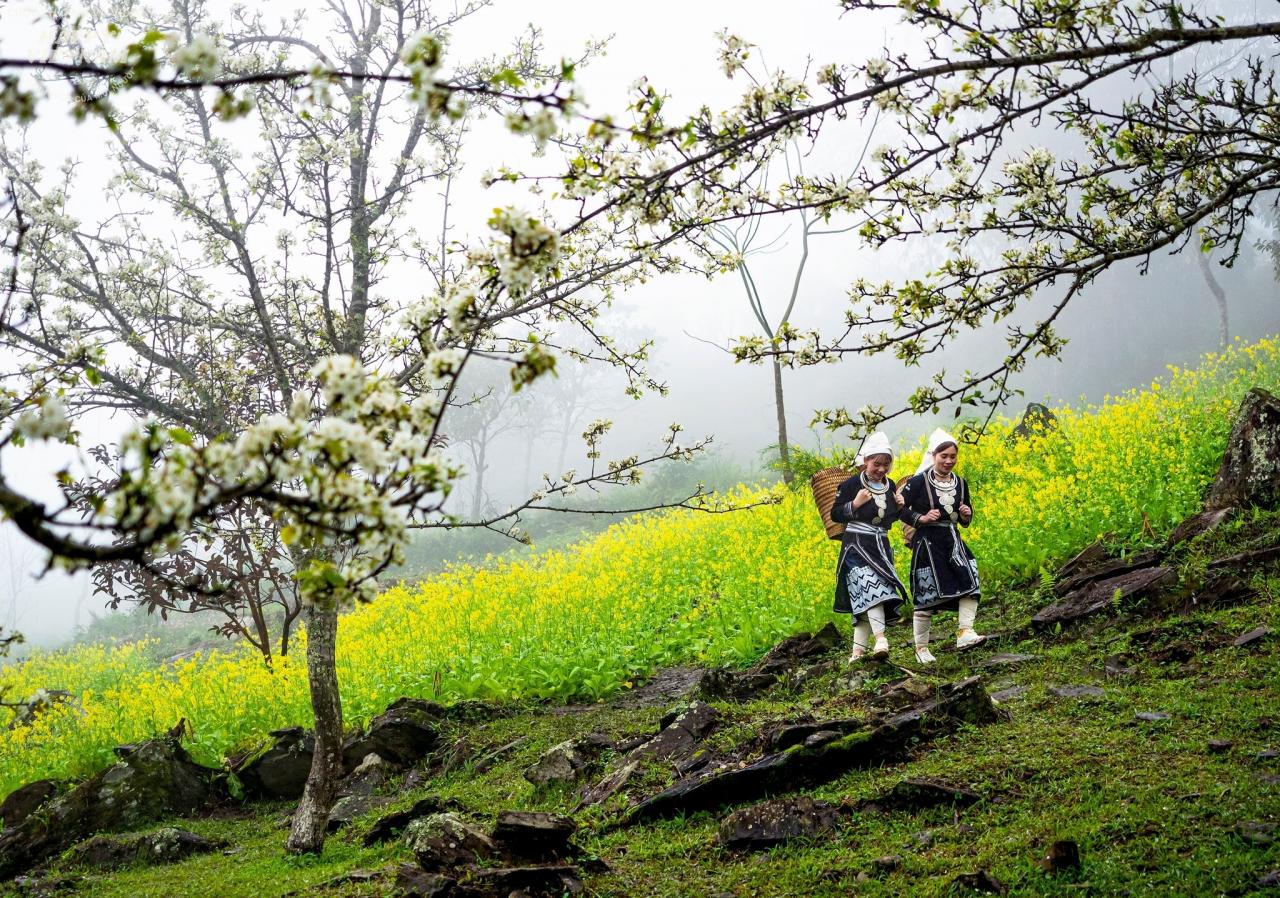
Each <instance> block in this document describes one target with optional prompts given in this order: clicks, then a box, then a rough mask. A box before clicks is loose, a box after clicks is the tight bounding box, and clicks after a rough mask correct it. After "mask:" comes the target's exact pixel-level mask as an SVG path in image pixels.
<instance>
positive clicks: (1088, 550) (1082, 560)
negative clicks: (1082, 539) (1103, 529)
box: [1053, 540, 1107, 581]
mask: <svg viewBox="0 0 1280 898" xmlns="http://www.w3.org/2000/svg"><path fill="white" fill-rule="evenodd" d="M1106 561H1107V547H1106V546H1105V545H1103V543H1102V540H1097V541H1095V542H1092V543H1090V544H1089V545H1087V546H1085V547H1084V548H1083V549H1081V550H1080V551H1079V552H1077V553H1076V554H1075V555H1073V556H1072V557H1071V558H1070V559H1068V560H1067V562H1066V564H1064V565H1063V566H1062V567H1060V568H1058V570H1057V572H1056V573H1054V575H1053V579H1054V580H1056V581H1063V580H1069V579H1071V578H1072V577H1074V576H1076V575H1077V574H1079V573H1081V572H1082V571H1086V570H1090V569H1092V568H1095V567H1097V566H1099V565H1101V564H1104V563H1105V562H1106Z"/></svg>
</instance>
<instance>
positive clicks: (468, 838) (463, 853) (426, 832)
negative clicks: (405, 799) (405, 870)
mask: <svg viewBox="0 0 1280 898" xmlns="http://www.w3.org/2000/svg"><path fill="white" fill-rule="evenodd" d="M402 841H403V842H404V843H405V845H407V846H408V847H409V850H410V851H412V852H413V856H414V857H415V858H417V859H418V864H419V865H421V867H422V869H424V870H428V871H435V870H442V869H445V868H447V867H457V866H461V865H462V864H474V863H475V862H476V861H478V860H482V859H486V858H491V857H493V856H494V855H495V854H496V853H497V847H496V846H495V845H494V844H493V840H492V839H490V838H489V837H488V836H487V835H485V834H484V833H482V832H481V831H480V830H478V829H476V828H475V827H474V826H472V825H471V824H469V823H467V822H466V821H465V820H463V819H462V818H461V817H459V816H458V815H456V814H450V813H442V814H432V815H431V816H430V817H420V818H418V819H417V820H413V821H411V822H410V823H409V824H408V825H407V826H406V827H405V829H404V836H403V837H402Z"/></svg>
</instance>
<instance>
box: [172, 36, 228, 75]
mask: <svg viewBox="0 0 1280 898" xmlns="http://www.w3.org/2000/svg"><path fill="white" fill-rule="evenodd" d="M178 40H179V38H178V36H177V35H173V34H171V35H168V37H167V38H166V43H168V44H169V46H170V47H171V48H172V49H171V50H170V52H169V62H171V63H172V64H173V67H174V68H176V69H177V70H178V74H180V75H185V76H186V77H188V78H192V79H195V80H209V79H212V78H217V77H218V76H219V75H220V74H222V52H221V50H220V49H219V47H218V42H217V40H216V39H215V38H214V36H213V35H211V34H197V35H194V36H193V37H192V38H191V40H190V42H188V43H186V44H179V43H178Z"/></svg>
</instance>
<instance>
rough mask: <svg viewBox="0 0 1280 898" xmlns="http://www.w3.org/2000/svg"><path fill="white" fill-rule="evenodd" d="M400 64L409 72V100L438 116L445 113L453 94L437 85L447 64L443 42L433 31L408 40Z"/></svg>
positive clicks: (412, 36)
mask: <svg viewBox="0 0 1280 898" xmlns="http://www.w3.org/2000/svg"><path fill="white" fill-rule="evenodd" d="M400 61H401V62H402V63H404V66H405V68H406V69H408V72H409V100H410V101H411V102H413V103H417V104H419V105H425V106H426V107H427V108H428V109H429V110H430V111H431V112H432V114H434V115H439V114H441V113H442V112H445V111H446V107H447V106H448V103H449V99H450V96H451V93H452V92H451V91H448V90H444V89H442V88H441V87H439V86H438V85H437V84H436V73H437V72H438V71H439V70H440V63H441V62H443V61H444V43H443V41H441V40H440V38H439V37H438V36H437V35H436V34H435V33H434V32H433V31H431V30H429V29H423V30H420V31H417V32H415V33H413V34H411V35H410V36H409V37H408V39H406V40H405V42H404V47H403V48H402V49H401V50H400Z"/></svg>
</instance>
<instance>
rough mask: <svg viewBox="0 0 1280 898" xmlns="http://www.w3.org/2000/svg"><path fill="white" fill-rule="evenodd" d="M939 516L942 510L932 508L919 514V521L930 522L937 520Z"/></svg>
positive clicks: (922, 522)
mask: <svg viewBox="0 0 1280 898" xmlns="http://www.w3.org/2000/svg"><path fill="white" fill-rule="evenodd" d="M941 517H942V512H941V511H939V510H938V509H936V508H934V509H931V510H929V511H926V512H925V513H924V514H922V515H920V523H921V524H932V523H933V522H934V521H937V520H939V519H940V518H941Z"/></svg>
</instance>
